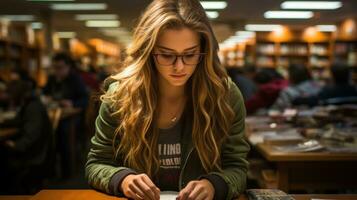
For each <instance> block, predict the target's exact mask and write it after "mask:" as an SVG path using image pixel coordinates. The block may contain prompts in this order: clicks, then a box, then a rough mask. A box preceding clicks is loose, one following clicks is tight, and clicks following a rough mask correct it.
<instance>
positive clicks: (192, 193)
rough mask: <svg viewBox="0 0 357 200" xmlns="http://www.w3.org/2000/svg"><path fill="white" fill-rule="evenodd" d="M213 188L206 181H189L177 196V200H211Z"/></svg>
mask: <svg viewBox="0 0 357 200" xmlns="http://www.w3.org/2000/svg"><path fill="white" fill-rule="evenodd" d="M214 192H215V191H214V187H213V185H212V183H211V182H209V180H207V179H202V180H199V181H190V182H189V183H188V184H187V186H186V187H185V188H184V189H182V190H181V191H180V193H179V195H178V196H177V198H176V199H177V200H212V199H213V197H214Z"/></svg>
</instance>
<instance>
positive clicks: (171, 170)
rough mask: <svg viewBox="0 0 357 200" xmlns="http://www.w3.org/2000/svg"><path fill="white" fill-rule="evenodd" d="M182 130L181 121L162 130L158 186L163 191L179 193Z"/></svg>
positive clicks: (159, 141)
mask: <svg viewBox="0 0 357 200" xmlns="http://www.w3.org/2000/svg"><path fill="white" fill-rule="evenodd" d="M181 130H182V122H181V120H179V121H178V122H177V123H176V124H175V125H174V126H173V127H171V128H168V129H160V135H159V140H158V148H159V149H158V152H159V159H160V170H159V174H158V176H157V180H156V182H157V183H156V184H157V186H158V187H159V188H160V189H161V191H167V190H170V191H178V185H179V177H180V165H181V143H180V138H181Z"/></svg>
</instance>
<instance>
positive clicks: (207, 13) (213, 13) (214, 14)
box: [206, 11, 219, 19]
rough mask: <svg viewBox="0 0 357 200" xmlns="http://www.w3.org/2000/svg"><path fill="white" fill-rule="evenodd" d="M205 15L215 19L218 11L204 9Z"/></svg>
mask: <svg viewBox="0 0 357 200" xmlns="http://www.w3.org/2000/svg"><path fill="white" fill-rule="evenodd" d="M206 15H207V17H208V18H210V19H215V18H217V17H218V16H219V13H218V12H217V11H206Z"/></svg>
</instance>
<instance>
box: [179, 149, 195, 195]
mask: <svg viewBox="0 0 357 200" xmlns="http://www.w3.org/2000/svg"><path fill="white" fill-rule="evenodd" d="M192 151H193V148H192V149H191V150H190V152H189V153H188V155H187V157H186V160H185V162H184V164H183V166H182V169H181V172H180V177H179V189H180V190H182V174H183V171H184V170H185V167H186V164H187V161H188V158H189V157H190V155H191V153H192Z"/></svg>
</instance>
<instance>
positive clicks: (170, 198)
mask: <svg viewBox="0 0 357 200" xmlns="http://www.w3.org/2000/svg"><path fill="white" fill-rule="evenodd" d="M177 196H178V192H173V191H162V192H161V193H160V200H176V197H177Z"/></svg>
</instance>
